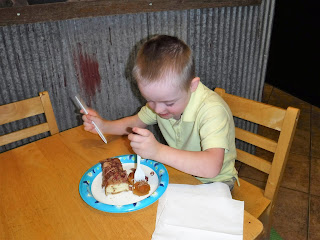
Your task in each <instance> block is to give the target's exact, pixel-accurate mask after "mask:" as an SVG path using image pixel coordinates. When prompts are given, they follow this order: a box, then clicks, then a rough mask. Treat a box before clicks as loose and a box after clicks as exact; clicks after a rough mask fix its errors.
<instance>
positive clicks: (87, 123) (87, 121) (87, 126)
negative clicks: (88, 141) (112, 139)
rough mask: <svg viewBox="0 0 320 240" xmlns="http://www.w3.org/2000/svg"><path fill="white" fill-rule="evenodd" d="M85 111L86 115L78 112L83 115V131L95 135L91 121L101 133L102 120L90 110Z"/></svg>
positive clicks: (81, 111)
mask: <svg viewBox="0 0 320 240" xmlns="http://www.w3.org/2000/svg"><path fill="white" fill-rule="evenodd" d="M87 111H88V114H87V115H85V114H84V112H83V110H80V113H82V114H84V115H82V120H83V126H84V130H86V131H88V132H91V133H95V134H97V131H96V130H95V127H94V125H93V124H92V121H94V122H95V124H96V125H97V126H98V127H99V128H100V129H101V131H102V132H103V119H102V118H101V116H100V115H99V114H98V113H97V112H96V111H95V110H93V109H91V108H87Z"/></svg>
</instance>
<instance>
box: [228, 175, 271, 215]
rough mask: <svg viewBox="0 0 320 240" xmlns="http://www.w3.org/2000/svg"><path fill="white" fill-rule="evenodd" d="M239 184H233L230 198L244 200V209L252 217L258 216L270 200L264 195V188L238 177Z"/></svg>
mask: <svg viewBox="0 0 320 240" xmlns="http://www.w3.org/2000/svg"><path fill="white" fill-rule="evenodd" d="M239 182H240V186H238V184H237V183H235V184H234V188H233V190H232V193H231V194H232V198H233V199H236V200H240V201H244V209H245V210H246V211H247V212H249V213H250V214H251V215H253V216H254V217H256V218H258V217H260V216H261V214H262V213H263V212H264V210H265V209H266V208H267V207H268V206H269V204H270V202H271V201H270V200H269V199H268V198H266V197H264V195H263V193H264V190H262V189H261V188H259V187H257V186H254V185H253V184H251V183H249V182H247V181H245V180H243V179H241V178H239Z"/></svg>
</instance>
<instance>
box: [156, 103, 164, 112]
mask: <svg viewBox="0 0 320 240" xmlns="http://www.w3.org/2000/svg"><path fill="white" fill-rule="evenodd" d="M153 110H154V111H155V112H156V113H162V112H163V110H164V106H163V104H161V103H155V104H154V109H153Z"/></svg>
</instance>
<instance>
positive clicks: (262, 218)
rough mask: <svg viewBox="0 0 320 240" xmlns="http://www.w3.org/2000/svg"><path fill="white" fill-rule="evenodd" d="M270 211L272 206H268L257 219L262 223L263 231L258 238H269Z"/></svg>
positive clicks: (266, 239)
mask: <svg viewBox="0 0 320 240" xmlns="http://www.w3.org/2000/svg"><path fill="white" fill-rule="evenodd" d="M272 213H273V206H271V205H270V206H269V207H268V208H267V209H266V210H265V211H264V212H263V213H262V215H261V216H260V217H259V220H260V221H261V222H262V224H263V232H262V234H261V236H260V238H259V239H263V240H269V239H270V232H271V226H272Z"/></svg>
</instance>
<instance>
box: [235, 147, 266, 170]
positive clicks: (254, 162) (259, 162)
mask: <svg viewBox="0 0 320 240" xmlns="http://www.w3.org/2000/svg"><path fill="white" fill-rule="evenodd" d="M237 160H238V161H240V162H243V163H245V164H247V165H249V166H251V167H254V168H256V169H258V170H260V171H262V172H264V173H267V174H269V173H270V169H271V163H270V162H269V161H267V160H265V159H263V158H260V157H257V156H255V155H253V154H250V153H247V152H245V151H243V150H240V149H237Z"/></svg>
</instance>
